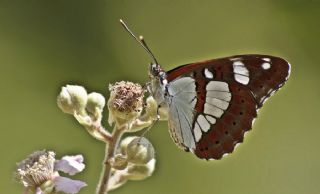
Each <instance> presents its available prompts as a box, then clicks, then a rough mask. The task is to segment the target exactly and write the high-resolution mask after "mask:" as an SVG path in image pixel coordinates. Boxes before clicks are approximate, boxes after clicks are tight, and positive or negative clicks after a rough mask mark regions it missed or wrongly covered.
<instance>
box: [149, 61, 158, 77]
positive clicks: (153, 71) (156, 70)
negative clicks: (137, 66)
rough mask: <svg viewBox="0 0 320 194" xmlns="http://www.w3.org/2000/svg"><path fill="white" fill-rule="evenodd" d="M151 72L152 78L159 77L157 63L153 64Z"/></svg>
mask: <svg viewBox="0 0 320 194" xmlns="http://www.w3.org/2000/svg"><path fill="white" fill-rule="evenodd" d="M149 71H150V74H151V75H152V76H154V77H156V76H159V73H160V68H159V65H158V64H155V63H151V64H150V70H149Z"/></svg>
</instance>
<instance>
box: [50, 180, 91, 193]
mask: <svg viewBox="0 0 320 194" xmlns="http://www.w3.org/2000/svg"><path fill="white" fill-rule="evenodd" d="M54 183H55V189H56V190H57V191H61V192H64V193H68V194H75V193H78V192H79V191H80V189H81V188H82V187H85V186H87V184H86V183H85V182H82V181H79V180H72V179H69V178H66V177H61V176H57V177H55V178H54Z"/></svg>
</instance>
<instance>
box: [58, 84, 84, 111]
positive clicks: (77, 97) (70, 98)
mask: <svg viewBox="0 0 320 194" xmlns="http://www.w3.org/2000/svg"><path fill="white" fill-rule="evenodd" d="M57 104H58V106H59V108H60V109H61V110H62V111H63V112H65V113H69V114H74V113H75V112H77V113H78V114H85V106H86V104H87V91H86V90H85V89H84V87H82V86H76V85H67V86H65V87H62V89H61V92H60V94H59V96H58V98H57Z"/></svg>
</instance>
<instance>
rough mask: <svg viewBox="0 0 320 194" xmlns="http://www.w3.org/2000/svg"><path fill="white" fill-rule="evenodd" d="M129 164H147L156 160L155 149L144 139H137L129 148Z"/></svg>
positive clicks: (127, 151) (127, 152)
mask: <svg viewBox="0 0 320 194" xmlns="http://www.w3.org/2000/svg"><path fill="white" fill-rule="evenodd" d="M126 154H127V158H128V162H131V163H134V164H146V163H148V162H149V161H150V160H151V159H153V158H154V155H155V154H154V148H153V146H152V144H151V143H150V142H149V141H148V140H147V139H146V138H144V137H135V138H134V139H133V140H132V141H131V142H130V143H129V144H128V146H127V150H126Z"/></svg>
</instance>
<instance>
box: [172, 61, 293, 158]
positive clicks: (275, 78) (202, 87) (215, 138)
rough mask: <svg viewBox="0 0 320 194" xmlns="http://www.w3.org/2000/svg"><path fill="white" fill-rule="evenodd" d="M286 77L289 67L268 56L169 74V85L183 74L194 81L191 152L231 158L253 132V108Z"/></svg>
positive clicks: (192, 66) (197, 65) (207, 63)
mask: <svg viewBox="0 0 320 194" xmlns="http://www.w3.org/2000/svg"><path fill="white" fill-rule="evenodd" d="M289 74H290V65H289V63H288V62H286V61H285V60H284V59H281V58H279V57H274V56H268V55H238V56H232V57H227V58H221V59H214V60H208V61H204V62H199V63H192V64H188V65H184V66H180V67H178V68H176V69H173V70H171V71H169V72H168V73H167V80H168V81H169V83H170V81H172V80H174V79H177V78H178V77H181V76H184V75H192V76H193V77H194V79H195V80H196V90H197V103H196V106H195V109H196V115H195V116H194V122H193V130H194V131H193V134H194V135H195V137H196V140H197V142H196V148H195V149H191V151H193V152H194V153H195V154H196V155H197V156H198V157H199V158H204V159H220V158H221V157H222V156H223V155H224V154H226V153H231V152H232V151H233V150H234V147H235V145H236V144H237V143H240V142H242V141H243V137H244V133H245V132H246V131H248V130H250V129H251V127H252V122H253V120H254V118H255V117H256V116H257V109H258V108H260V107H261V106H262V105H263V103H264V102H265V100H266V99H267V98H268V97H270V96H271V95H272V94H273V93H274V92H275V91H277V90H278V89H279V88H280V87H281V86H282V85H283V84H284V83H285V81H286V80H287V78H288V77H289ZM188 130H189V129H188Z"/></svg>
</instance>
